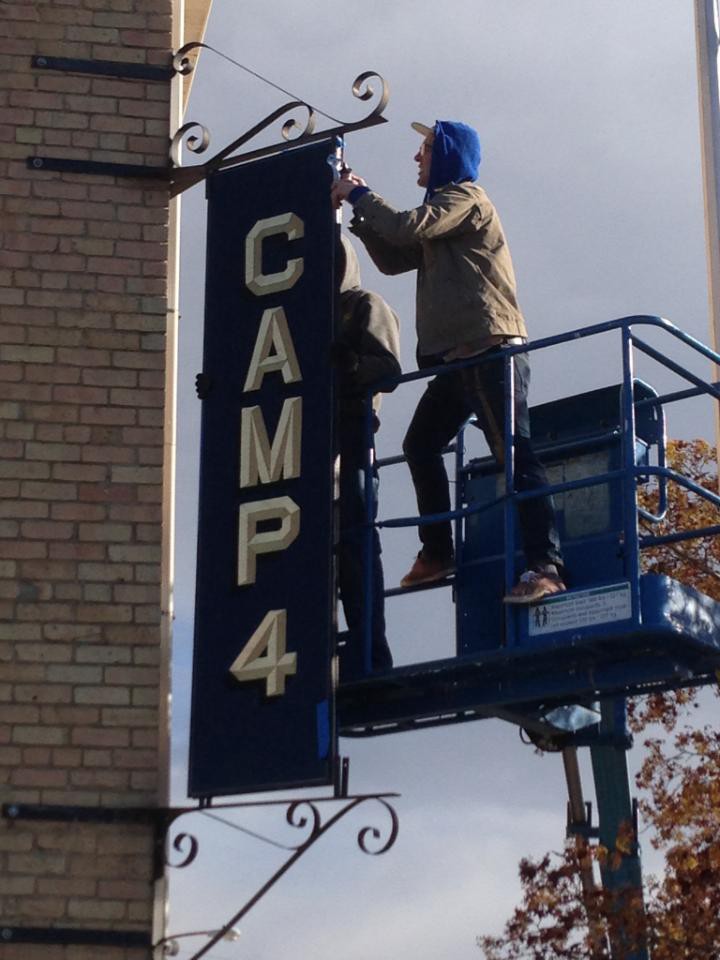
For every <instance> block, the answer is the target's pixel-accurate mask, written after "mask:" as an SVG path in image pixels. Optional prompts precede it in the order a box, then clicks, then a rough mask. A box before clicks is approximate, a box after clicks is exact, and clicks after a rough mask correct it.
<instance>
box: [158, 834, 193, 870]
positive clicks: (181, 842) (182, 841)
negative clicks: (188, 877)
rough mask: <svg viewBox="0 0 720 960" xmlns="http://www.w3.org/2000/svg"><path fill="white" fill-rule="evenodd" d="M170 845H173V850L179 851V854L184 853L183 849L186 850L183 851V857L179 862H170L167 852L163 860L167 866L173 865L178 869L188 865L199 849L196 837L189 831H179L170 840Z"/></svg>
mask: <svg viewBox="0 0 720 960" xmlns="http://www.w3.org/2000/svg"><path fill="white" fill-rule="evenodd" d="M172 847H173V850H175V851H177V853H180V854H182V853H184V850H185V849H186V850H187V852H186V853H184V857H183V859H182V860H180V862H179V863H171V862H170V854H169V853H168V854H167V856H166V858H165V862H166V864H167V865H168V867H173V868H176V869H178V870H180V869H182V868H183V867H189V866H190V864H191V863H192V862H193V860H194V859H195V857H197V854H198V850H199V849H200V844H199V843H198V841H197V837H194V836H193V835H192V834H191V833H179V834H178V835H177V836H176V837H175V838H174V840H173V842H172Z"/></svg>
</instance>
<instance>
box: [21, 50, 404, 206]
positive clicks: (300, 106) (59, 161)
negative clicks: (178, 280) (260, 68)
mask: <svg viewBox="0 0 720 960" xmlns="http://www.w3.org/2000/svg"><path fill="white" fill-rule="evenodd" d="M201 48H205V49H209V50H213V48H212V47H209V46H208V45H207V44H204V43H200V42H198V41H195V42H193V43H186V44H185V46H183V47H181V48H180V49H179V50H178V51H177V53H176V54H175V55H174V56H173V60H172V67H167V68H166V67H151V66H145V65H142V64H125V63H116V62H115V61H111V60H70V59H67V58H61V57H47V56H37V57H33V58H32V64H33V66H34V67H37V68H39V69H46V70H64V71H68V72H73V73H94V74H101V75H104V76H116V77H126V78H135V79H146V80H167V79H169V78H170V77H172V76H173V75H175V74H180V75H181V76H184V75H187V74H189V73H191V72H192V70H193V69H194V64H193V62H192V61H191V59H190V57H189V54H190V53H191V52H192V51H193V50H199V49H201ZM215 52H217V51H215ZM372 80H376V81H379V83H380V88H379V90H377V89H376V87H375V86H374V85H373V84H372V83H371V81H372ZM352 94H353V96H354V97H355V98H356V99H358V100H362V101H363V102H367V101H369V100H373V99H375V105H374V106H373V108H372V110H371V112H370V113H369V114H368V115H367V116H366V117H363V118H362V119H361V120H355V121H348V122H344V121H335V125H334V126H331V127H329V128H327V129H324V130H316V129H315V127H316V124H317V116H318V113H319V112H320V111H318V110H317V108H315V107H313V106H312V105H311V104H309V103H306V102H305V101H304V100H291V101H289V102H288V103H285V104H284V105H283V106H281V107H278V108H277V110H273V112H272V113H270V114H268V116H266V117H265V118H264V119H262V120H261V121H260V122H259V123H257V124H255V126H253V127H251V128H250V129H249V130H248V131H246V132H245V133H243V134H242V135H241V136H239V137H237V138H236V139H235V140H233V141H232V143H230V144H228V145H227V146H226V147H225V148H224V149H223V150H220V151H219V152H218V153H216V154H215V155H214V156H213V157H211V158H210V160H207V161H205V163H200V164H196V165H194V166H191V167H183V166H182V165H181V153H182V149H183V147H185V148H186V149H187V150H188V151H189V152H190V153H193V154H198V155H199V154H202V153H205V151H206V150H207V149H208V147H209V146H210V132H209V131H208V129H207V127H205V126H203V125H202V124H201V123H197V122H195V121H190V122H188V123H184V124H183V125H182V126H181V127H180V129H179V130H178V131H177V132H176V133H175V135H174V136H173V137H172V139H171V141H170V155H169V159H168V164H167V165H163V166H148V165H143V164H132V163H112V162H109V161H108V162H98V161H92V160H78V159H76V158H73V159H70V158H63V157H40V156H31V157H28V158H27V160H26V164H27V167H28V169H30V170H46V171H52V172H60V173H89V174H97V175H102V176H115V177H133V178H138V179H150V180H164V181H166V182H167V183H168V184H169V187H170V195H171V196H177V195H178V194H180V193H182V192H183V191H185V190H187V189H188V188H189V187H192V186H194V185H195V184H196V183H200V182H201V181H202V180H206V179H207V178H208V177H209V176H210V175H211V174H213V173H216V172H217V171H218V170H223V169H225V168H227V167H231V166H235V165H236V164H239V163H247V161H248V160H256V159H258V158H260V157H264V156H269V155H271V154H274V153H279V152H280V151H282V150H287V149H290V148H293V147H298V146H303V145H305V144H307V143H312V142H313V141H315V140H327V139H332V138H334V137H337V138H340V139H342V138H343V137H344V136H345V134H347V133H350V132H352V131H353V130H361V129H363V128H365V127H372V126H376V125H377V124H379V123H387V120H386V118H385V117H383V116H382V113H383V111H384V110H385V107H386V106H387V103H388V99H389V91H388V87H387V84H386V83H385V81H384V80H383V78H382V77H381V76H380V75H379V74H378V73H376V72H375V71H373V70H367V71H365V72H364V73H361V74H360V75H359V76H358V77H356V79H355V81H354V82H353V85H352ZM293 114H294V116H293ZM298 114H299V115H301V117H302V119H298ZM283 117H285V120H284V122H283V123H282V126H281V130H280V133H281V137H282V139H281V140H280V141H279V142H277V143H275V144H271V145H270V146H265V147H262V148H260V149H256V150H251V151H249V152H246V153H237V151H238V150H240V149H241V148H242V147H244V146H245V145H246V144H247V143H249V142H250V141H251V140H253V139H254V138H255V137H257V136H258V135H259V134H261V133H262V132H263V131H265V130H267V129H268V128H270V127H272V125H273V124H274V123H275V122H276V121H278V120H280V119H281V118H283ZM329 119H331V120H334V118H329Z"/></svg>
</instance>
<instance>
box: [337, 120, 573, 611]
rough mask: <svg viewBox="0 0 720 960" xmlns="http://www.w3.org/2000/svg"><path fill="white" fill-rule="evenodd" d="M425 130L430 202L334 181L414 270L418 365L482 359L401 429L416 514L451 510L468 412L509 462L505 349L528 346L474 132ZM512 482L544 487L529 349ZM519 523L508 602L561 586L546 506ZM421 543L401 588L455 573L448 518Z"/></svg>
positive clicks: (383, 259) (521, 379)
mask: <svg viewBox="0 0 720 960" xmlns="http://www.w3.org/2000/svg"><path fill="white" fill-rule="evenodd" d="M413 127H414V129H415V130H416V131H417V132H418V133H420V134H421V135H422V137H423V143H422V145H421V147H420V149H419V151H418V153H417V154H416V156H415V160H416V162H417V163H418V166H419V172H418V181H417V182H418V185H419V186H421V187H425V189H426V193H425V200H424V202H423V203H422V204H421V205H420V206H419V207H416V208H415V209H414V210H408V211H404V212H403V211H398V210H396V209H394V208H393V207H392V206H391V205H390V204H388V203H387V202H386V201H385V200H383V199H382V197H380V196H378V194H376V193H374V192H372V191H371V190H370V189H369V188H368V186H367V184H366V183H365V181H364V180H363V179H362V178H361V177H358V176H357V175H356V174H353V173H351V172H349V173H346V174H345V175H344V176H343V178H342V179H340V180H339V181H336V182H335V183H334V185H333V199H334V201H335V202H336V203H337V204H339V203H341V202H342V201H343V200H346V201H348V202H349V203H351V204H352V205H353V207H354V214H355V216H354V218H353V222H352V223H351V225H350V229H351V231H352V232H353V233H355V234H356V235H357V236H358V237H359V238H360V239H361V240H362V242H363V244H364V245H365V247H366V249H367V251H368V253H369V254H370V256H371V257H372V259H373V261H374V263H375V264H376V266H377V267H378V269H379V270H380V271H381V272H383V273H386V274H396V273H403V272H405V271H408V270H417V272H418V276H417V313H416V325H417V337H418V351H417V354H418V365H419V367H420V368H421V369H422V368H426V367H432V366H438V365H441V364H443V363H450V362H452V361H455V360H464V359H468V358H471V357H478V363H477V364H476V365H471V366H467V367H464V368H462V369H460V370H452V371H449V372H448V373H446V374H441V375H439V376H437V377H435V378H434V379H433V380H431V381H430V383H429V384H428V387H427V389H426V391H425V393H424V394H423V396H422V398H421V399H420V402H419V404H418V407H417V409H416V411H415V414H414V416H413V419H412V422H411V424H410V427H409V428H408V431H407V434H406V436H405V442H404V444H403V450H404V453H405V456H406V458H407V461H408V465H409V467H410V472H411V475H412V479H413V483H414V486H415V492H416V495H417V500H418V511H419V513H420V515H421V516H423V515H427V514H443V513H447V512H449V510H450V494H449V486H448V478H447V473H446V471H445V466H444V463H443V458H442V450H443V448H444V447H445V446H446V445H447V444H448V443H449V442H450V441H451V440H452V439H453V437H454V436H455V434H456V433H457V432H458V430H459V429H460V427H461V426H462V425H463V423H464V422H465V421H466V420H467V418H468V417H469V416H470V414H471V413H474V414H475V415H476V417H477V420H478V423H479V425H480V426H481V427H482V430H483V432H484V433H485V437H486V439H487V441H488V444H489V446H490V449H491V450H492V452H493V454H494V455H495V457H496V459H497V460H498V462H499V463H502V462H503V459H504V447H503V435H504V429H505V382H504V381H505V373H504V361H503V350H502V348H503V346H505V345H508V344H519V343H524V342H525V340H526V337H527V333H526V329H525V322H524V320H523V316H522V313H521V312H520V308H519V306H518V302H517V297H516V288H515V275H514V272H513V266H512V260H511V258H510V251H509V249H508V245H507V241H506V240H505V235H504V233H503V229H502V225H501V223H500V219H499V217H498V215H497V211H496V210H495V208H494V206H493V205H492V203H491V202H490V200H489V198H488V196H487V194H486V193H485V191H484V190H483V189H482V187H480V186H479V184H478V183H476V177H477V170H478V167H479V164H480V141H479V138H478V135H477V133H476V132H475V130H473V129H472V127H468V126H467V125H466V124H463V123H456V122H453V121H438V122H436V123H435V124H434V126H433V127H428V126H425V125H424V124H419V123H414V124H413ZM514 368H515V384H514V393H515V396H514V401H515V438H514V439H515V487H516V489H517V490H518V491H523V490H532V489H537V488H538V487H541V486H544V485H545V484H547V477H546V474H545V470H544V468H543V466H542V464H541V463H540V461H539V460H538V459H537V457H536V455H535V453H534V451H533V449H532V444H531V442H530V420H529V414H528V404H527V394H528V386H529V379H530V367H529V363H528V359H527V355H526V354H524V353H521V354H518V355H517V356H516V357H515V361H514ZM519 515H520V528H521V532H522V537H523V547H524V550H525V554H526V559H527V570H526V571H525V573H523V574H522V576H521V577H520V579H519V581H518V583H517V584H516V586H515V587H514V588H513V589H512V591H511V592H510V594H509V595H508V596H507V597H506V598H505V600H506V601H507V602H509V603H533V602H536V601H538V600H540V599H542V598H544V597H547V596H549V595H551V594H553V593H559V592H561V591H563V590H564V589H565V585H564V583H563V566H562V554H561V550H560V542H559V538H558V533H557V527H556V522H555V514H554V510H553V506H552V501H551V500H550V498H548V497H534V498H531V499H528V500H524V501H521V502H520V508H519ZM419 533H420V540H421V542H422V549H421V550H420V552H419V554H418V556H417V558H416V560H415V562H414V564H413V566H412V568H411V570H410V571H409V572H408V573H407V574H406V576H405V577H403V579H402V581H401V586H403V587H413V586H417V585H420V584H424V583H431V582H434V581H437V580H442V579H444V578H445V577H447V576H448V575H449V574H450V573H451V572H452V570H453V568H454V552H453V543H452V529H451V524H450V521H449V520H441V521H439V522H437V523H429V524H422V525H421V526H420V527H419Z"/></svg>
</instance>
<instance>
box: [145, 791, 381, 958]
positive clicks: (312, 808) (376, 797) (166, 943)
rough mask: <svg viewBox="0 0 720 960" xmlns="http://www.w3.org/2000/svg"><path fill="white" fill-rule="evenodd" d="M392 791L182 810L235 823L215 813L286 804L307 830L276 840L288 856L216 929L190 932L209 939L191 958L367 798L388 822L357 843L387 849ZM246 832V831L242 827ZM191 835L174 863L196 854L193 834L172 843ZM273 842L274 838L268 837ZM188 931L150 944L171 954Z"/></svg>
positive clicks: (291, 820) (368, 849)
mask: <svg viewBox="0 0 720 960" xmlns="http://www.w3.org/2000/svg"><path fill="white" fill-rule="evenodd" d="M396 796H397V794H395V793H379V794H362V795H357V796H342V795H335V796H332V797H323V798H316V799H312V800H288V799H284V800H269V801H257V802H248V803H235V804H233V803H230V804H218V805H217V806H212V807H205V808H204V809H202V810H200V811H198V810H197V809H195V808H194V809H191V810H188V811H185V812H187V813H191V812H200V813H205V814H206V815H208V816H212V817H213V819H216V820H218V819H219V820H220V822H221V823H225V824H226V825H227V826H230V827H232V826H234V825H233V824H232V823H230V822H228V821H225V820H222V818H220V817H218V816H217V812H218V811H220V810H223V809H230V808H231V809H239V808H247V807H266V806H285V807H286V808H287V809H286V813H285V819H286V821H287V823H288V824H289V825H290V826H291V827H295V828H297V829H299V830H307V831H308V832H307V836H306V837H305V839H303V840H302V841H301V842H300V843H299V844H297V845H295V846H286V845H284V844H275V846H283V847H284V848H285V849H287V850H289V851H290V856H289V857H288V858H287V860H286V861H285V862H284V863H283V865H282V866H281V867H280V868H279V869H278V870H276V871H275V873H274V874H273V875H272V876H271V877H270V878H269V880H267V881H266V882H265V883H264V884H263V885H262V887H260V889H259V890H258V891H257V892H256V893H255V894H253V896H252V897H250V899H249V900H247V901H246V902H245V903H244V904H243V905H242V906H241V907H240V909H239V910H237V912H236V913H234V914H233V916H232V917H230V919H229V920H228V921H227V922H226V923H225V924H224V925H223V926H222V927H221V928H220V929H218V930H216V931H214V932H208V931H200V932H198V933H197V934H192V935H193V936H195V935H197V936H200V935H203V936H207V935H209V936H210V939H209V940H208V942H207V943H206V944H205V945H204V946H203V947H201V949H200V950H198V951H197V952H196V953H194V954H193V955H192V957H191V958H190V960H199V958H200V957H203V956H205V954H206V953H207V952H208V951H209V950H211V949H212V948H213V946H215V944H217V943H218V942H219V941H221V940H223V939H226V938H227V937H228V935H231V934H232V932H233V930H234V928H235V926H236V925H237V924H238V923H239V921H240V920H242V918H243V917H244V916H245V915H246V914H247V913H249V912H250V910H252V908H253V907H254V906H255V905H256V904H257V903H258V902H259V901H260V900H261V899H262V898H263V897H264V896H265V894H266V893H267V892H268V891H269V890H270V889H271V888H272V887H273V886H274V885H275V884H276V883H277V882H278V880H280V878H281V877H282V876H284V874H286V873H287V872H288V870H290V868H291V867H292V866H293V865H294V864H295V863H297V861H298V860H299V859H300V857H302V855H303V854H304V853H305V852H306V851H307V850H309V849H310V847H311V846H312V845H313V844H314V843H315V842H316V841H317V840H319V839H320V837H322V836H323V835H324V834H325V833H327V831H328V830H330V828H331V827H333V826H334V825H335V824H336V823H338V822H339V821H340V820H342V819H343V818H344V817H345V816H347V815H348V814H349V813H351V812H352V811H353V810H355V809H357V808H358V807H359V806H361V805H362V804H365V803H367V802H371V801H375V802H376V803H377V804H379V805H380V807H381V808H382V810H383V811H384V813H385V814H386V815H387V816H388V817H389V824H388V825H387V826H386V828H385V832H383V831H381V830H380V829H378V828H377V827H375V826H365V827H363V828H362V829H361V830H360V831H359V832H358V834H357V843H358V846H359V847H360V849H361V850H362V852H363V853H366V854H370V855H372V856H378V855H379V854H382V853H386V852H387V851H388V850H389V849H390V848H391V847H392V845H393V844H394V843H395V840H396V839H397V835H398V829H399V825H398V818H397V814H396V812H395V810H394V808H393V807H392V806H391V804H390V803H389V802H388V801H389V800H390V799H392V798H394V797H396ZM328 803H330V804H336V805H337V804H340V805H341V806H340V808H339V809H337V810H335V811H334V812H332V813H331V815H330V816H329V817H327V818H326V819H325V820H323V815H322V813H321V811H320V807H321V806H322V805H324V804H328ZM244 832H246V833H248V832H249V831H244ZM251 835H252V836H255V837H256V838H257V839H264V840H267V838H264V837H260V836H259V835H258V834H252V833H251ZM188 838H189V839H190V840H191V841H192V844H193V846H192V849H191V854H190V855H188V856H187V857H186V858H185V860H184V861H183V862H182V863H181V864H175V866H181V867H184V866H187V865H188V864H189V863H190V862H192V860H193V859H194V858H195V854H196V853H197V841H196V840H195V838H194V837H189V835H188V834H179V835H178V836H177V837H176V839H175V840H174V841H173V846H174V847H175V848H176V849H179V845H180V846H182V844H183V843H184V842H185V841H186V840H187V839H188ZM267 842H273V841H267ZM190 935H191V934H176V936H175V937H173V936H168V937H166V938H164V939H163V940H160V941H158V942H157V943H155V944H154V945H153V946H154V948H157V947H165V949H166V951H167V953H168V955H171V956H172V955H174V953H175V951H176V938H177V939H179V938H180V937H181V936H190Z"/></svg>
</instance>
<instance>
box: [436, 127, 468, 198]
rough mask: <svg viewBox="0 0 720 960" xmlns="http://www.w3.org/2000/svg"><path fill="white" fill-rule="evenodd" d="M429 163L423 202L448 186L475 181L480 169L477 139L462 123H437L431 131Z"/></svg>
mask: <svg viewBox="0 0 720 960" xmlns="http://www.w3.org/2000/svg"><path fill="white" fill-rule="evenodd" d="M433 130H434V133H435V140H434V142H433V151H432V164H431V166H430V179H429V182H428V187H427V193H426V194H425V198H426V200H429V199H430V198H431V197H432V195H433V194H434V193H435V191H436V190H439V189H440V187H444V186H445V185H446V184H448V183H463V182H465V181H466V180H476V179H477V175H478V167H479V166H480V156H481V155H480V138H479V137H478V135H477V133H476V132H475V130H473V128H472V127H469V126H468V125H467V124H466V123H456V122H455V121H453V120H438V121H437V122H436V124H435V126H434V128H433Z"/></svg>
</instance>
